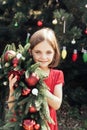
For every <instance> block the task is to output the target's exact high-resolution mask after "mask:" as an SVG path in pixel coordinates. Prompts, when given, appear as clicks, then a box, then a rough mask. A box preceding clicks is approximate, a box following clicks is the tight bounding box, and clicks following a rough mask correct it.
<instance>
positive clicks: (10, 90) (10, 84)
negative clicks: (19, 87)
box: [8, 74, 17, 109]
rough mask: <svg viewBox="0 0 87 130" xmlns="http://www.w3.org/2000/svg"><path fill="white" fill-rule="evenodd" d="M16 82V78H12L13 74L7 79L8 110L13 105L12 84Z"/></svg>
mask: <svg viewBox="0 0 87 130" xmlns="http://www.w3.org/2000/svg"><path fill="white" fill-rule="evenodd" d="M16 81H17V76H15V77H13V74H11V76H10V77H9V97H8V107H9V109H11V108H12V107H13V105H14V100H15V98H14V96H13V93H14V87H13V86H14V84H15V83H16Z"/></svg>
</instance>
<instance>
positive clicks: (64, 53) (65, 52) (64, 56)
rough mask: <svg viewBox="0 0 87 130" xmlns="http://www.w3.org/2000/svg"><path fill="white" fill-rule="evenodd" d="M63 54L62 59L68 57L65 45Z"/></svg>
mask: <svg viewBox="0 0 87 130" xmlns="http://www.w3.org/2000/svg"><path fill="white" fill-rule="evenodd" d="M61 56H62V59H65V58H66V56H67V51H66V46H63V50H62V54H61Z"/></svg>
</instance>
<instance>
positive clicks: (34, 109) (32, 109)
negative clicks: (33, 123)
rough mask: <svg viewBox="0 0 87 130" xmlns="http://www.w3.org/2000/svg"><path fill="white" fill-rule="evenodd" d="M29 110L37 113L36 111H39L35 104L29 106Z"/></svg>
mask: <svg viewBox="0 0 87 130" xmlns="http://www.w3.org/2000/svg"><path fill="white" fill-rule="evenodd" d="M29 112H30V113H35V112H37V109H36V108H35V107H34V106H31V107H29Z"/></svg>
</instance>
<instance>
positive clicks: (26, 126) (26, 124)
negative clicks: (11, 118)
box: [22, 119, 36, 130]
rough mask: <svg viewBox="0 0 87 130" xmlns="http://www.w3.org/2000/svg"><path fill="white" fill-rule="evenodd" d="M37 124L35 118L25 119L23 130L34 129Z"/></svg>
mask: <svg viewBox="0 0 87 130" xmlns="http://www.w3.org/2000/svg"><path fill="white" fill-rule="evenodd" d="M35 124H36V122H35V121H34V120H30V119H25V120H24V121H23V124H22V126H23V130H34V125H35Z"/></svg>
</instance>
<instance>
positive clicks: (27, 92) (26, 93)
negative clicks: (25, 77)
mask: <svg viewBox="0 0 87 130" xmlns="http://www.w3.org/2000/svg"><path fill="white" fill-rule="evenodd" d="M30 92H31V89H29V88H25V89H22V96H27V95H28V94H29V93H30Z"/></svg>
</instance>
